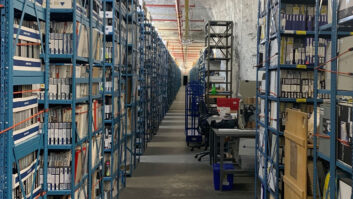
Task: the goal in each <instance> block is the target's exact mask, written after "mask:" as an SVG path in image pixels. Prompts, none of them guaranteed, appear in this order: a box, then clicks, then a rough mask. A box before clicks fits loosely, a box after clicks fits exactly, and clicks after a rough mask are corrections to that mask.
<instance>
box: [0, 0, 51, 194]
mask: <svg viewBox="0 0 353 199" xmlns="http://www.w3.org/2000/svg"><path fill="white" fill-rule="evenodd" d="M0 4H1V5H2V6H1V8H0V12H1V22H2V23H1V33H0V34H1V39H2V41H4V42H1V50H0V52H1V57H0V60H1V66H0V83H1V84H0V96H1V98H2V99H1V100H0V131H1V135H0V147H1V148H2V153H0V164H1V169H0V174H1V176H2V179H1V183H0V184H1V185H0V186H1V191H0V197H1V198H9V199H10V198H13V197H15V196H13V188H14V187H13V184H16V182H13V181H12V179H13V171H16V172H17V173H20V167H19V159H21V158H23V157H25V156H27V155H29V154H31V153H34V154H36V159H35V160H34V162H33V163H34V167H35V168H34V169H33V171H32V172H30V173H31V174H32V173H33V172H34V177H33V181H32V182H34V181H35V180H36V176H37V174H38V172H39V169H38V167H39V164H40V163H39V159H40V158H39V155H40V151H43V150H44V138H45V135H44V133H40V132H39V129H38V130H35V132H37V134H36V135H35V136H33V137H30V138H28V139H26V140H23V141H20V142H19V141H18V140H17V138H15V136H14V132H15V130H14V127H15V125H18V123H16V124H15V123H14V122H15V121H14V119H13V118H14V113H13V109H14V108H18V107H17V106H18V105H16V103H15V102H14V99H15V97H14V86H20V85H31V84H43V85H45V81H44V75H45V73H44V72H43V71H31V70H29V71H26V70H25V69H18V67H15V66H14V56H15V51H16V48H17V46H18V45H19V43H20V41H19V34H20V33H21V28H23V27H24V25H23V21H24V19H26V20H31V21H35V22H37V24H36V25H34V26H36V28H37V29H38V30H37V31H39V33H38V32H37V34H38V35H37V36H38V38H37V42H38V43H39V45H40V46H41V47H42V50H43V49H44V48H43V47H44V45H45V43H46V42H45V41H43V37H42V33H44V32H41V30H42V29H41V28H40V27H41V26H40V23H39V22H44V21H46V20H47V17H48V13H47V12H45V11H46V9H45V8H44V7H43V5H42V4H39V3H38V5H37V2H33V1H19V0H16V1H0ZM15 13H16V16H20V21H19V23H18V24H17V27H16V28H15V26H14V22H15ZM29 16H30V17H29ZM5 22H7V23H5ZM14 37H15V42H14ZM43 53H44V52H43V51H42V54H43ZM37 59H39V57H38V58H37ZM44 63H45V64H47V59H44ZM24 67H26V66H24ZM45 67H47V65H46V66H45ZM27 69H28V68H27ZM26 80H27V81H26ZM33 100H35V103H36V104H37V101H38V100H37V98H35V99H33ZM43 113H44V111H43V112H41V113H38V114H37V116H32V117H34V118H36V119H37V118H38V115H39V114H43ZM44 115H45V114H44ZM44 117H46V116H44ZM26 119H27V118H26ZM16 140H17V141H16ZM16 142H17V143H16ZM14 165H15V167H13V166H14ZM14 176H15V175H14ZM16 179H17V180H18V183H19V185H18V186H19V187H20V191H21V193H22V194H21V196H19V197H24V198H26V197H36V196H38V195H39V194H42V191H40V192H38V191H36V192H34V188H35V187H34V184H35V183H33V186H32V187H31V188H30V193H28V194H26V192H25V190H24V183H23V181H24V180H23V179H22V175H17V176H16ZM39 187H40V189H41V190H43V189H45V186H42V185H39ZM39 187H38V188H39ZM36 188H37V187H36ZM28 195H29V196H28Z"/></svg>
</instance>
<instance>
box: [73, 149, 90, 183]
mask: <svg viewBox="0 0 353 199" xmlns="http://www.w3.org/2000/svg"><path fill="white" fill-rule="evenodd" d="M87 145H88V144H87V143H83V144H82V146H78V147H76V151H75V153H76V158H75V185H77V184H78V183H80V182H81V180H82V178H83V177H84V176H85V175H86V174H87V171H88V170H87V167H88V150H87Z"/></svg>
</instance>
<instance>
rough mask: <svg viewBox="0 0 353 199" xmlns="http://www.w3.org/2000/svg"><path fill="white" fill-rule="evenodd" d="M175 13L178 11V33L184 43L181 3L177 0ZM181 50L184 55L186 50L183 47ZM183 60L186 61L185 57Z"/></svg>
mask: <svg viewBox="0 0 353 199" xmlns="http://www.w3.org/2000/svg"><path fill="white" fill-rule="evenodd" d="M175 11H176V16H177V23H178V33H179V41H180V43H182V41H183V34H182V32H181V29H182V26H181V11H180V1H179V0H175ZM181 49H182V51H183V53H184V48H183V46H181ZM183 60H184V61H185V57H183Z"/></svg>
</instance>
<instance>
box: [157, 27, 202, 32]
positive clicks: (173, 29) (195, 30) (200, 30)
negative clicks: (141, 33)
mask: <svg viewBox="0 0 353 199" xmlns="http://www.w3.org/2000/svg"><path fill="white" fill-rule="evenodd" d="M158 30H160V31H178V29H176V28H159V29H158ZM183 30H184V31H186V30H187V29H183ZM189 31H190V32H202V31H203V30H202V29H193V30H189Z"/></svg>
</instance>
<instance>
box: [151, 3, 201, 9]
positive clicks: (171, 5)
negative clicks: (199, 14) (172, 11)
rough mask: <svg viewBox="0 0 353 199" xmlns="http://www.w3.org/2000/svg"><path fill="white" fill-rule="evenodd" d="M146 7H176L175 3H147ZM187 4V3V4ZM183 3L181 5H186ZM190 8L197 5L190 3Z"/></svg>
mask: <svg viewBox="0 0 353 199" xmlns="http://www.w3.org/2000/svg"><path fill="white" fill-rule="evenodd" d="M145 6H146V7H160V8H175V4H146V5H145ZM185 6H186V5H185ZM185 6H184V5H181V6H180V7H181V8H182V7H185ZM189 7H190V8H195V5H190V6H189Z"/></svg>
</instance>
